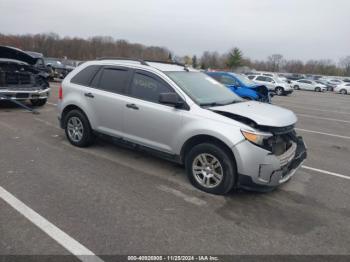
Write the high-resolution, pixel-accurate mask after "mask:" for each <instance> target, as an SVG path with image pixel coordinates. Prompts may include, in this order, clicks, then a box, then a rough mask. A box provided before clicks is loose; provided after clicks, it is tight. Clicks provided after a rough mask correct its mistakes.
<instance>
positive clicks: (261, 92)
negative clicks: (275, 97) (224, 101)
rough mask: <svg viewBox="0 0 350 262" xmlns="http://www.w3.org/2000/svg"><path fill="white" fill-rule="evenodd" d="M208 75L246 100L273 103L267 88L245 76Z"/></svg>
mask: <svg viewBox="0 0 350 262" xmlns="http://www.w3.org/2000/svg"><path fill="white" fill-rule="evenodd" d="M206 74H207V75H209V76H211V77H212V78H214V79H215V80H217V81H219V82H220V83H222V84H224V85H225V86H227V87H228V88H229V89H230V90H231V91H232V92H234V93H235V94H237V95H239V96H240V97H242V98H244V99H248V100H256V101H260V102H265V103H271V97H270V94H269V91H268V89H267V87H266V86H264V85H259V84H256V83H254V82H253V81H251V80H249V79H248V78H246V77H245V76H242V75H239V74H235V73H231V72H206Z"/></svg>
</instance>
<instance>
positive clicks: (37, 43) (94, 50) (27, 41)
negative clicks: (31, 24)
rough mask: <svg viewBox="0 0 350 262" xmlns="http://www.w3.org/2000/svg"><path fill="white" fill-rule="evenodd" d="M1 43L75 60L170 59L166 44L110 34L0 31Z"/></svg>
mask: <svg viewBox="0 0 350 262" xmlns="http://www.w3.org/2000/svg"><path fill="white" fill-rule="evenodd" d="M0 45H7V46H14V47H17V48H20V49H22V50H26V51H34V52H39V53H42V54H43V55H44V56H46V57H57V58H63V57H67V58H68V59H74V60H89V59H96V58H99V57H128V58H139V59H150V60H168V59H169V53H170V51H169V50H168V49H167V48H165V47H158V46H145V45H142V44H137V43H129V42H128V41H126V40H115V39H113V38H112V37H109V36H95V37H91V38H88V39H83V38H78V37H72V38H71V37H63V38H61V37H60V36H59V35H57V34H55V33H48V34H35V35H31V34H26V35H4V34H0Z"/></svg>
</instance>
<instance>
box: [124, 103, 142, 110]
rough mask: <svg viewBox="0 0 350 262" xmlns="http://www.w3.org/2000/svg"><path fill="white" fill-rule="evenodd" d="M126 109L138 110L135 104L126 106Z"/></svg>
mask: <svg viewBox="0 0 350 262" xmlns="http://www.w3.org/2000/svg"><path fill="white" fill-rule="evenodd" d="M126 107H127V108H131V109H135V110H139V108H138V107H137V105H135V104H126Z"/></svg>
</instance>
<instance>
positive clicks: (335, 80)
mask: <svg viewBox="0 0 350 262" xmlns="http://www.w3.org/2000/svg"><path fill="white" fill-rule="evenodd" d="M328 82H329V83H332V84H335V85H340V84H342V83H344V82H343V81H342V80H339V79H328Z"/></svg>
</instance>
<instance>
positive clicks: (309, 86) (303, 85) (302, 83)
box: [292, 79, 327, 92]
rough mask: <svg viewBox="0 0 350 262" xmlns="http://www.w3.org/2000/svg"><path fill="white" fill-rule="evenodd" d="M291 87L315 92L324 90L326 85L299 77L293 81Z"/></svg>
mask: <svg viewBox="0 0 350 262" xmlns="http://www.w3.org/2000/svg"><path fill="white" fill-rule="evenodd" d="M292 85H293V88H294V89H297V90H310V91H315V92H324V91H326V90H327V86H326V85H324V84H320V83H317V82H315V81H313V80H309V79H300V80H296V81H293V84H292Z"/></svg>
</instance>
